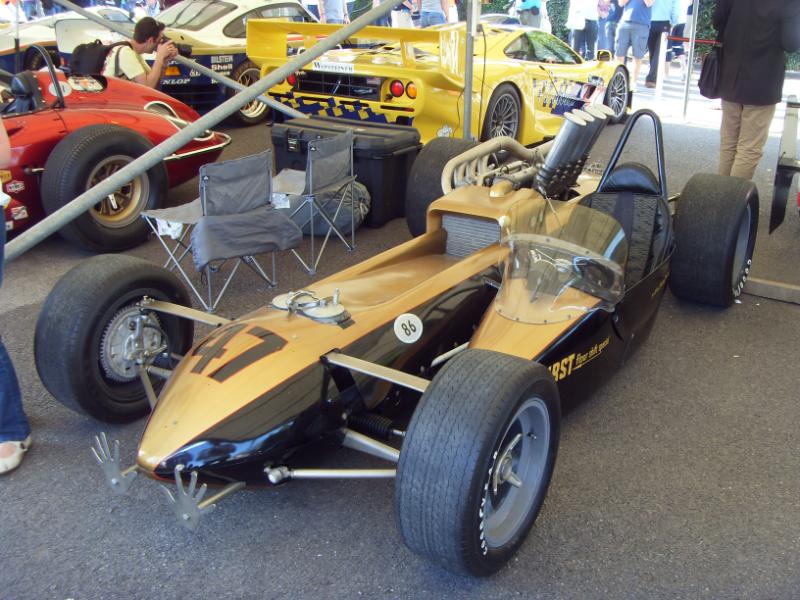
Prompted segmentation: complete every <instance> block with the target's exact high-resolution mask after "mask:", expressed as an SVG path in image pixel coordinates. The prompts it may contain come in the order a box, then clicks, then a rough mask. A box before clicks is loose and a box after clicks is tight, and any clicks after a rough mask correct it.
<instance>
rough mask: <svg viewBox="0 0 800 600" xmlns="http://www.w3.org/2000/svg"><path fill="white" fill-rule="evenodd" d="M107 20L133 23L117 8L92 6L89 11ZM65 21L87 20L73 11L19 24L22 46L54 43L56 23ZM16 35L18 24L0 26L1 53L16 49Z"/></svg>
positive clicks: (126, 14) (125, 12)
mask: <svg viewBox="0 0 800 600" xmlns="http://www.w3.org/2000/svg"><path fill="white" fill-rule="evenodd" d="M87 10H89V11H90V12H93V13H95V14H97V15H100V16H102V17H105V18H109V17H111V19H110V20H112V21H113V22H115V23H131V24H133V21H132V20H131V18H130V17H129V16H128V13H127V11H124V10H122V9H119V8H116V7H115V6H92V7H91V8H89V9H87ZM63 19H85V17H82V16H81V15H79V14H77V13H74V12H72V11H68V12H61V13H58V14H55V15H52V16H49V17H45V18H44V19H36V20H33V21H29V22H27V23H22V22H20V24H19V42H20V45H21V46H29V45H30V44H36V43H39V42H52V41H53V40H55V39H56V32H55V30H54V25H55V22H56V21H61V20H63ZM15 34H16V23H11V24H8V25H6V24H5V23H3V24H0V51H4V50H10V49H13V48H14V37H15Z"/></svg>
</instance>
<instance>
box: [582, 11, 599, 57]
mask: <svg viewBox="0 0 800 600" xmlns="http://www.w3.org/2000/svg"><path fill="white" fill-rule="evenodd" d="M583 31H584V36H585V43H586V48H585V49H584V52H583V58H584V59H586V60H594V57H595V54H597V21H589V20H587V21H586V29H584V30H583Z"/></svg>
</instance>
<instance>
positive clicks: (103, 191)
mask: <svg viewBox="0 0 800 600" xmlns="http://www.w3.org/2000/svg"><path fill="white" fill-rule="evenodd" d="M59 1H60V2H61V3H62V4H64V3H66V2H65V0H59ZM401 1H402V0H386V1H385V2H383V3H382V4H380V5H379V6H377V7H376V8H373V9H372V10H370V11H369V12H367V13H365V14H364V15H362V16H360V17H359V18H358V19H356V20H355V21H353V22H352V23H350V24H349V25H345V26H343V27H339V26H336V25H330V26H329V27H330V29H331V34H330V36H328V37H327V38H326V39H324V40H321V41H319V42H317V43H316V44H315V45H314V46H312V47H311V48H309V49H308V50H306V51H305V52H303V53H302V54H298V55H297V56H295V57H292V58H291V59H289V60H287V61H286V63H285V64H284V65H283V66H281V67H278V68H277V69H275V70H274V71H273V72H272V73H270V74H269V75H267V76H266V77H264V78H263V79H261V80H259V81H258V82H256V83H254V84H253V85H251V86H250V87H246V88H244V89H243V90H242V91H241V92H239V93H238V94H236V95H235V96H233V97H232V98H229V99H228V100H226V101H225V102H223V103H222V104H220V105H219V106H217V107H216V108H214V109H213V110H212V111H211V112H208V113H206V114H205V115H203V116H202V117H200V118H199V119H198V120H197V121H195V122H194V123H190V124H189V125H188V126H186V127H185V128H184V129H182V130H180V131H179V132H177V133H176V134H175V135H173V136H172V137H170V138H167V139H166V140H164V141H163V142H161V143H160V144H159V145H158V146H156V147H155V148H153V149H151V150H148V151H147V152H145V153H144V154H142V155H141V156H140V157H139V158H137V159H136V160H134V161H132V162H131V163H129V164H128V165H126V166H125V167H123V168H122V169H120V170H119V171H117V172H116V173H114V174H113V175H111V176H110V177H108V178H107V179H104V180H102V181H100V182H99V183H98V184H97V185H95V186H94V187H92V188H91V189H89V190H87V191H86V192H84V193H83V194H81V195H80V196H78V197H77V198H75V199H74V200H73V201H72V202H70V203H69V204H67V205H66V206H63V207H62V208H60V209H58V210H57V211H56V212H54V213H53V214H51V215H50V216H49V217H47V218H46V219H44V220H42V221H40V222H39V223H37V224H36V225H34V226H33V227H31V228H30V229H29V230H28V231H26V232H25V233H23V234H22V235H21V236H19V237H18V238H16V239H14V240H12V241H11V242H10V243H9V244H8V245H7V246H6V261H11V260H14V259H15V258H17V257H18V256H19V255H20V254H22V253H23V252H25V251H26V250H29V249H30V248H32V247H33V246H35V245H36V244H38V243H39V242H41V241H42V240H44V239H45V238H47V237H48V236H50V235H52V234H54V233H55V232H57V231H58V230H59V229H61V228H62V227H63V226H64V225H66V224H67V223H69V222H70V221H72V220H74V219H76V218H77V217H79V216H80V215H82V214H83V213H84V212H86V211H87V210H89V209H90V208H91V207H92V206H94V205H95V204H97V203H98V202H99V201H100V200H102V199H103V198H105V197H107V196H108V195H109V194H111V193H113V192H114V191H116V190H117V189H119V188H120V186H122V185H125V184H126V183H128V182H129V181H131V180H132V179H134V178H135V177H137V176H138V175H140V174H142V173H144V172H145V171H147V170H148V169H150V168H151V167H153V166H154V165H156V164H158V163H159V162H161V161H162V160H164V158H165V157H167V156H169V155H170V154H172V153H173V152H175V151H177V150H178V149H179V148H181V147H183V146H185V145H186V144H187V143H189V141H191V140H192V139H194V138H195V137H197V136H198V135H200V134H201V133H202V132H204V131H205V130H207V129H211V128H212V127H214V126H215V125H216V124H217V123H219V122H220V121H222V120H223V119H225V118H227V117H229V116H230V115H232V114H233V113H234V112H236V111H237V110H239V109H240V108H241V107H242V106H244V105H245V104H248V103H249V102H252V101H253V100H255V99H256V98H257V97H259V96H261V95H263V94H264V93H266V91H267V90H269V89H270V88H271V87H273V86H274V85H276V84H277V83H279V82H280V81H282V80H284V79H286V77H287V76H288V75H290V74H292V73H294V72H295V71H298V70H300V69H302V68H303V67H304V66H305V65H307V64H308V63H309V62H311V61H312V60H314V59H315V58H318V57H320V56H322V55H323V54H324V53H325V52H327V51H328V50H331V49H332V48H334V47H336V46H337V45H338V44H341V43H342V42H344V41H345V40H346V39H347V38H349V37H351V36H352V35H353V34H355V33H356V32H357V31H359V30H360V29H362V28H363V27H365V26H366V25H368V24H370V23H372V22H373V21H374V20H375V19H377V18H379V17H382V16H384V15H386V14H388V13H389V11H390V10H391V9H392V7H394V6H396V5H397V4H400V2H401ZM320 27H324V25H321V26H320Z"/></svg>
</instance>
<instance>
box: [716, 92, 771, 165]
mask: <svg viewBox="0 0 800 600" xmlns="http://www.w3.org/2000/svg"><path fill="white" fill-rule="evenodd" d="M723 104H724V103H723ZM775 106H776V105H775V104H770V105H768V106H751V105H748V104H745V105H744V106H743V107H742V112H741V125H740V128H739V143H738V145H737V146H736V160H735V161H734V163H733V167H731V175H732V176H734V177H744V178H745V179H752V178H753V175H754V174H755V172H756V167H758V162H759V161H760V160H761V157H762V156H763V154H764V144H766V142H767V136H768V135H769V125H770V123H772V118H773V117H774V116H775ZM723 110H724V108H723ZM720 146H721V144H720Z"/></svg>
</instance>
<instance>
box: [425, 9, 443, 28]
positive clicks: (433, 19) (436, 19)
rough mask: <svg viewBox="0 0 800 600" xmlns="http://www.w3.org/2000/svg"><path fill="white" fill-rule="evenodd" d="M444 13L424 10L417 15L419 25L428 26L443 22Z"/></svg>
mask: <svg viewBox="0 0 800 600" xmlns="http://www.w3.org/2000/svg"><path fill="white" fill-rule="evenodd" d="M445 22H446V21H445V18H444V14H443V13H440V12H435V11H429V10H425V11H422V12H421V13H420V15H419V23H420V27H430V26H432V25H441V24H443V23H445Z"/></svg>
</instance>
